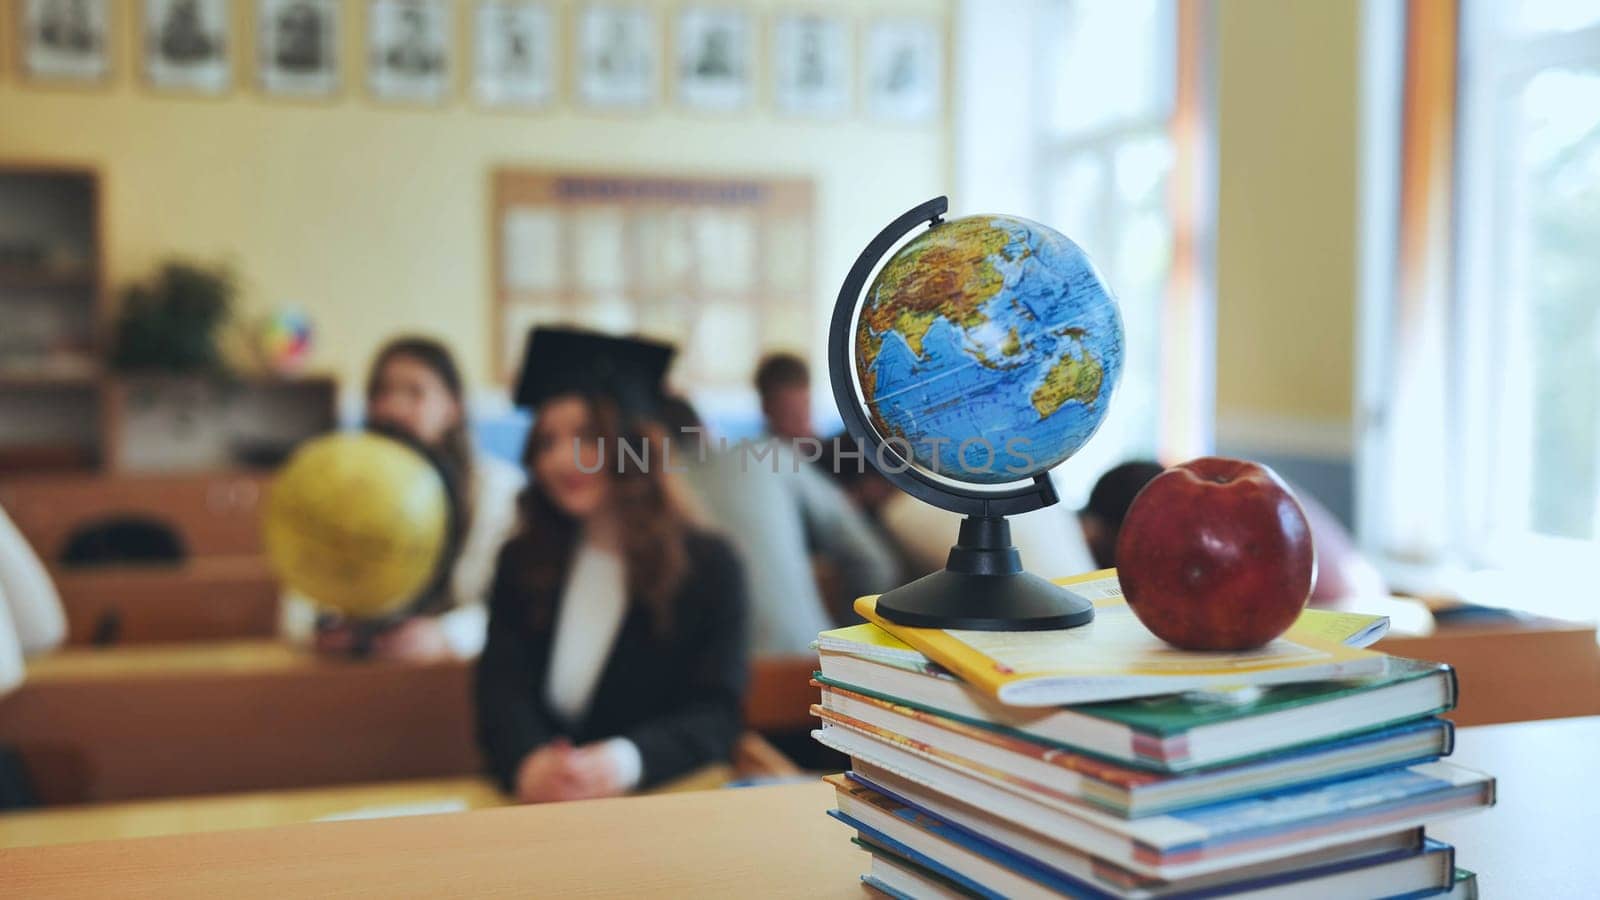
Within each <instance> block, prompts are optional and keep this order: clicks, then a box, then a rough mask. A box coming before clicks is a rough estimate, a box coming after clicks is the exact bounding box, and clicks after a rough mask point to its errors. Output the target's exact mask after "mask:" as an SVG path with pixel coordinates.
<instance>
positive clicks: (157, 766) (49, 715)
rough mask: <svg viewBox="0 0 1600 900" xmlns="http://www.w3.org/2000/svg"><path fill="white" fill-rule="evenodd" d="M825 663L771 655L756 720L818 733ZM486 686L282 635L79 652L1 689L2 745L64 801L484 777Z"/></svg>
mask: <svg viewBox="0 0 1600 900" xmlns="http://www.w3.org/2000/svg"><path fill="white" fill-rule="evenodd" d="M815 663H816V661H815V659H814V658H812V657H798V658H773V659H759V660H757V661H756V662H755V664H754V666H753V667H752V671H751V683H750V688H749V690H748V693H747V697H746V706H745V719H746V725H747V726H748V727H749V728H751V729H753V730H755V731H759V732H766V733H778V732H784V731H792V730H795V729H804V728H807V727H809V726H810V724H811V719H810V716H809V713H808V709H809V705H810V703H811V702H812V700H813V699H814V696H813V694H814V691H813V690H812V688H810V686H809V684H808V682H809V680H810V677H811V671H812V669H813V668H814V667H815ZM471 688H472V668H471V665H470V664H469V663H464V662H445V663H438V664H428V665H419V664H411V663H399V662H382V661H371V660H369V661H351V660H337V659H325V658H321V657H318V656H316V655H314V654H312V653H310V652H308V651H305V650H302V649H298V648H295V647H292V646H290V645H287V644H284V643H280V642H277V641H236V642H219V643H196V644H168V645H147V646H140V647H118V648H111V649H107V650H93V649H86V648H71V649H67V650H64V651H61V652H59V653H56V654H52V655H50V656H46V657H42V658H40V659H38V660H35V661H32V662H30V664H29V666H28V678H27V681H25V682H24V683H23V685H22V687H21V688H19V689H18V690H16V691H15V692H14V693H12V694H11V695H10V696H7V697H5V698H0V744H8V745H10V746H12V747H14V748H16V749H17V750H18V751H19V752H20V753H21V754H22V756H23V759H24V760H25V762H26V763H27V766H28V769H29V772H30V774H31V776H32V778H33V780H34V784H35V788H36V790H37V791H38V792H39V795H40V798H41V799H42V800H43V801H44V802H46V803H50V804H60V803H88V802H109V801H119V800H134V799H145V798H156V797H173V796H180V795H186V794H208V793H220V792H241V791H257V790H274V789H283V788H299V787H311V786H322V785H336V784H353V783H355V784H359V783H371V782H380V781H393V780H402V779H417V778H440V777H451V776H458V775H471V774H476V773H477V772H479V771H481V766H480V764H479V758H478V751H477V747H476V746H475V745H474V742H473V712H472V703H471ZM747 743H748V742H747ZM763 768H764V770H766V771H771V770H772V768H773V767H772V766H771V765H767V766H764V767H763Z"/></svg>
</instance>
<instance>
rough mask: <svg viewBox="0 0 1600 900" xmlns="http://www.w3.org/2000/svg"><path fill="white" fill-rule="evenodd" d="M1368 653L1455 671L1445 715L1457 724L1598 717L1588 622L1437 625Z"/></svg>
mask: <svg viewBox="0 0 1600 900" xmlns="http://www.w3.org/2000/svg"><path fill="white" fill-rule="evenodd" d="M1375 649H1377V650H1381V651H1383V652H1384V653H1393V654H1394V655H1396V656H1408V657H1411V658H1412V659H1431V660H1437V661H1439V662H1446V663H1449V664H1450V665H1452V666H1454V667H1455V670H1456V677H1457V678H1458V679H1459V680H1460V684H1461V703H1460V705H1458V706H1457V707H1456V709H1455V711H1454V712H1452V713H1450V718H1451V719H1452V720H1453V721H1454V722H1455V723H1456V724H1457V725H1493V724H1498V723H1501V722H1526V721H1529V720H1532V719H1553V718H1559V717H1563V716H1592V715H1600V644H1597V643H1596V638H1595V626H1593V625H1588V624H1581V623H1576V622H1557V621H1550V620H1544V621H1539V622H1534V623H1528V624H1514V625H1503V626H1485V627H1472V628H1439V629H1437V630H1436V631H1434V632H1433V633H1431V634H1427V635H1420V636H1407V635H1399V634H1396V635H1393V636H1391V637H1387V638H1384V639H1383V640H1381V641H1379V642H1378V643H1377V645H1376V647H1375Z"/></svg>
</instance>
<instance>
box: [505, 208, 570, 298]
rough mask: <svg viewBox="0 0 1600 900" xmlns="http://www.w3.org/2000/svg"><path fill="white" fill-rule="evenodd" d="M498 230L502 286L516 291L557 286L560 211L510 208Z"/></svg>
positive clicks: (559, 252) (558, 279) (559, 261)
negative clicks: (502, 273)
mask: <svg viewBox="0 0 1600 900" xmlns="http://www.w3.org/2000/svg"><path fill="white" fill-rule="evenodd" d="M502 229H503V235H504V244H503V245H502V247H501V254H502V260H503V264H504V267H505V273H504V278H505V284H506V287H509V288H511V289H512V290H514V291H519V292H520V291H554V290H556V289H557V288H559V287H560V286H561V231H562V228H561V213H560V212H558V211H556V210H554V209H550V208H547V207H532V206H518V207H514V208H512V209H510V210H508V211H507V212H506V214H505V220H504V222H503V224H502Z"/></svg>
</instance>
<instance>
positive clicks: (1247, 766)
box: [812, 686, 1454, 818]
mask: <svg viewBox="0 0 1600 900" xmlns="http://www.w3.org/2000/svg"><path fill="white" fill-rule="evenodd" d="M812 714H813V715H815V716H817V717H818V718H820V719H822V720H823V721H824V722H827V723H828V724H829V725H835V726H838V727H841V728H847V729H850V730H853V731H856V732H859V733H861V734H862V735H864V736H867V737H871V738H876V739H877V740H880V741H886V742H889V743H892V744H900V745H903V746H904V747H905V749H907V750H909V751H911V752H913V753H916V754H918V755H921V756H924V757H926V758H931V759H938V760H940V761H943V762H946V763H949V764H951V765H955V766H959V767H962V768H965V769H968V770H970V771H972V772H974V773H982V777H984V779H985V780H990V781H998V780H1005V781H1010V782H1013V783H1014V784H1016V785H1017V786H1018V787H1020V788H1022V789H1023V790H1026V791H1031V792H1034V793H1036V794H1038V795H1040V796H1041V797H1048V798H1052V799H1054V800H1056V801H1059V802H1061V803H1065V804H1077V805H1087V806H1092V807H1095V808H1099V809H1104V810H1107V811H1109V812H1111V813H1113V814H1115V815H1119V816H1123V817H1126V818H1138V817H1141V816H1146V815H1152V814H1155V813H1162V812H1171V811H1174V810H1179V809H1185V808H1189V807H1194V806H1204V805H1208V804H1211V803H1217V802H1220V801H1222V800H1227V799H1232V798H1235V797H1240V796H1245V795H1249V794H1257V793H1262V792H1264V791H1271V790H1282V789H1284V788H1289V787H1295V786H1299V785H1304V784H1308V783H1312V782H1317V781H1331V780H1335V779H1338V778H1343V777H1349V776H1353V775H1359V774H1365V773H1367V772H1372V771H1376V770H1379V769H1387V768H1394V767H1397V766H1406V765H1413V764H1416V763H1422V762H1431V761H1433V760H1436V759H1438V758H1439V757H1441V756H1445V755H1448V754H1449V752H1450V750H1451V746H1452V742H1453V736H1454V727H1453V726H1452V725H1451V724H1450V723H1449V722H1447V721H1445V720H1443V719H1436V718H1424V719H1420V720H1417V721H1413V722H1407V723H1404V724H1400V725H1395V726H1393V727H1390V728H1385V729H1380V730H1378V731H1373V732H1367V733H1364V734H1360V735H1355V736H1353V737H1350V738H1346V739H1343V740H1335V741H1327V742H1323V743H1320V744H1316V745H1313V746H1311V747H1308V748H1305V749H1303V750H1300V751H1294V752H1285V753H1277V754H1272V755H1269V756H1267V757H1264V758H1261V759H1257V760H1254V761H1250V762H1245V763H1240V764H1237V765H1233V766H1226V767H1221V768H1213V769H1208V770H1206V771H1203V772H1194V773H1189V774H1177V775H1172V774H1159V773H1156V772H1151V771H1149V770H1146V769H1137V768H1133V767H1131V766H1126V765H1121V764H1118V763H1113V762H1108V761H1106V760H1103V759H1100V758H1098V757H1094V756H1088V755H1085V754H1081V753H1075V752H1072V751H1070V750H1063V749H1060V748H1058V747H1055V746H1052V745H1049V744H1042V743H1039V742H1038V741H1032V740H1028V739H1026V738H1022V737H1018V736H1016V735H1014V734H1009V733H1005V732H1001V731H996V730H993V729H987V728H980V727H978V726H975V725H970V724H967V723H965V722H960V721H956V720H954V719H947V718H944V717H942V716H938V715H934V714H932V713H929V712H926V711H923V710H919V709H915V708H912V707H908V706H903V705H899V704H895V703H893V702H891V701H887V700H880V699H877V698H874V697H868V696H865V695H862V694H857V693H855V692H853V691H848V690H844V689H841V688H832V687H827V686H823V688H822V702H821V703H820V704H818V705H816V706H813V707H812Z"/></svg>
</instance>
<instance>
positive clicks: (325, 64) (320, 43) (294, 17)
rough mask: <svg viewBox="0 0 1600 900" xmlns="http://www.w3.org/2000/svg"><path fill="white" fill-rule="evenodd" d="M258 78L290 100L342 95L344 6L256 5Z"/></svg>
mask: <svg viewBox="0 0 1600 900" xmlns="http://www.w3.org/2000/svg"><path fill="white" fill-rule="evenodd" d="M256 12H257V16H256V75H257V77H258V78H259V79H260V82H261V89H262V90H264V91H266V92H267V93H269V94H279V95H282V96H287V97H329V96H332V95H333V94H336V93H338V91H339V34H340V28H339V0H256Z"/></svg>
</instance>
